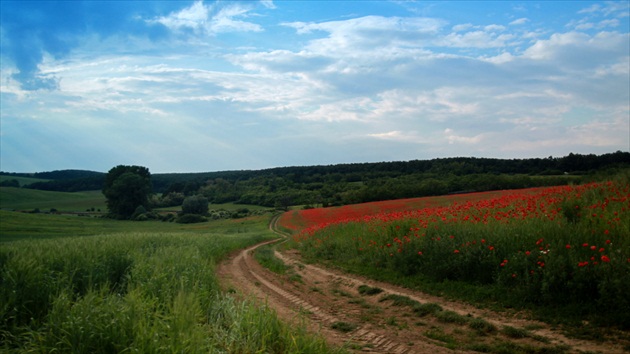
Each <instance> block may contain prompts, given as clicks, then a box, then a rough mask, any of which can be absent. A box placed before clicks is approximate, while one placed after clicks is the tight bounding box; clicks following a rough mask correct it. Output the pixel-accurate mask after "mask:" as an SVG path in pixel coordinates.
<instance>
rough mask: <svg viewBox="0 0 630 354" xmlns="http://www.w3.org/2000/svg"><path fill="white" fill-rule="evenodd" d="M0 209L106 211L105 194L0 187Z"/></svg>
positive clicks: (98, 192) (99, 192)
mask: <svg viewBox="0 0 630 354" xmlns="http://www.w3.org/2000/svg"><path fill="white" fill-rule="evenodd" d="M0 209H11V210H29V211H32V210H34V209H39V210H40V211H42V212H47V211H50V209H56V210H57V211H60V212H74V213H76V212H85V211H87V210H88V209H90V210H92V209H93V210H94V211H98V210H101V211H103V212H104V211H106V210H107V208H106V206H105V196H103V193H101V191H86V192H74V193H65V192H52V191H42V190H37V189H26V188H15V187H0Z"/></svg>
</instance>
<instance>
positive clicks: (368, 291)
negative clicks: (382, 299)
mask: <svg viewBox="0 0 630 354" xmlns="http://www.w3.org/2000/svg"><path fill="white" fill-rule="evenodd" d="M357 290H358V291H359V294H361V295H367V296H371V295H376V294H380V293H382V292H383V289H381V288H378V287H372V286H369V285H365V284H364V285H359V287H358V289H357Z"/></svg>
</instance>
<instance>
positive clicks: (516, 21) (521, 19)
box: [510, 17, 529, 26]
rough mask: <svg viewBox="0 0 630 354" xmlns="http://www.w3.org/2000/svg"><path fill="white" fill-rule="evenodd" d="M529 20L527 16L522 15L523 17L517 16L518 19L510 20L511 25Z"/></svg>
mask: <svg viewBox="0 0 630 354" xmlns="http://www.w3.org/2000/svg"><path fill="white" fill-rule="evenodd" d="M527 22H529V19H528V18H527V17H521V18H517V19H516V20H514V21H512V22H510V26H518V25H524V24H526V23H527Z"/></svg>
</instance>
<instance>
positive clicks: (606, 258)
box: [601, 256, 610, 263]
mask: <svg viewBox="0 0 630 354" xmlns="http://www.w3.org/2000/svg"><path fill="white" fill-rule="evenodd" d="M601 259H602V262H604V263H608V262H610V258H608V256H602V258H601Z"/></svg>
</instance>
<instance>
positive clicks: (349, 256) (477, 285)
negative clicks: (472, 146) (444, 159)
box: [280, 176, 630, 329]
mask: <svg viewBox="0 0 630 354" xmlns="http://www.w3.org/2000/svg"><path fill="white" fill-rule="evenodd" d="M382 210H385V211H384V212H381V211H382ZM280 224H281V225H283V228H284V229H286V230H295V233H294V237H293V240H292V244H291V247H294V248H296V249H298V250H299V251H300V252H301V254H302V255H303V256H304V257H306V258H307V259H309V260H310V261H312V262H325V263H328V264H331V265H334V266H336V267H340V268H342V269H344V270H347V271H351V272H355V273H359V274H362V275H367V276H370V277H372V278H376V279H379V280H385V281H388V282H392V283H398V284H402V285H405V286H408V287H411V288H417V289H422V290H425V291H428V292H432V293H436V294H443V295H447V296H450V297H457V298H463V299H466V300H468V301H470V302H474V303H478V304H485V305H486V306H495V307H503V308H517V309H528V310H531V311H533V312H535V313H536V314H537V315H538V316H539V317H540V318H543V319H546V320H548V321H560V322H564V323H569V324H572V325H578V326H579V325H580V324H581V323H583V322H582V321H584V320H587V321H588V322H587V323H592V324H595V325H605V326H616V327H619V328H623V329H628V328H630V299H629V298H628V296H627V294H630V282H628V281H627V275H628V274H630V238H629V237H628V235H630V183H629V179H628V176H625V177H624V176H622V177H619V178H617V179H616V180H614V181H609V182H604V183H590V184H585V185H576V186H561V187H551V188H537V189H527V190H517V191H502V192H495V193H483V194H466V195H453V196H447V197H440V198H422V199H420V200H401V201H393V202H384V203H383V202H381V203H368V204H362V205H356V206H346V207H341V208H338V209H330V210H326V209H311V210H303V211H294V212H289V213H287V214H285V215H284V216H283V218H282V219H281V220H280Z"/></svg>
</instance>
